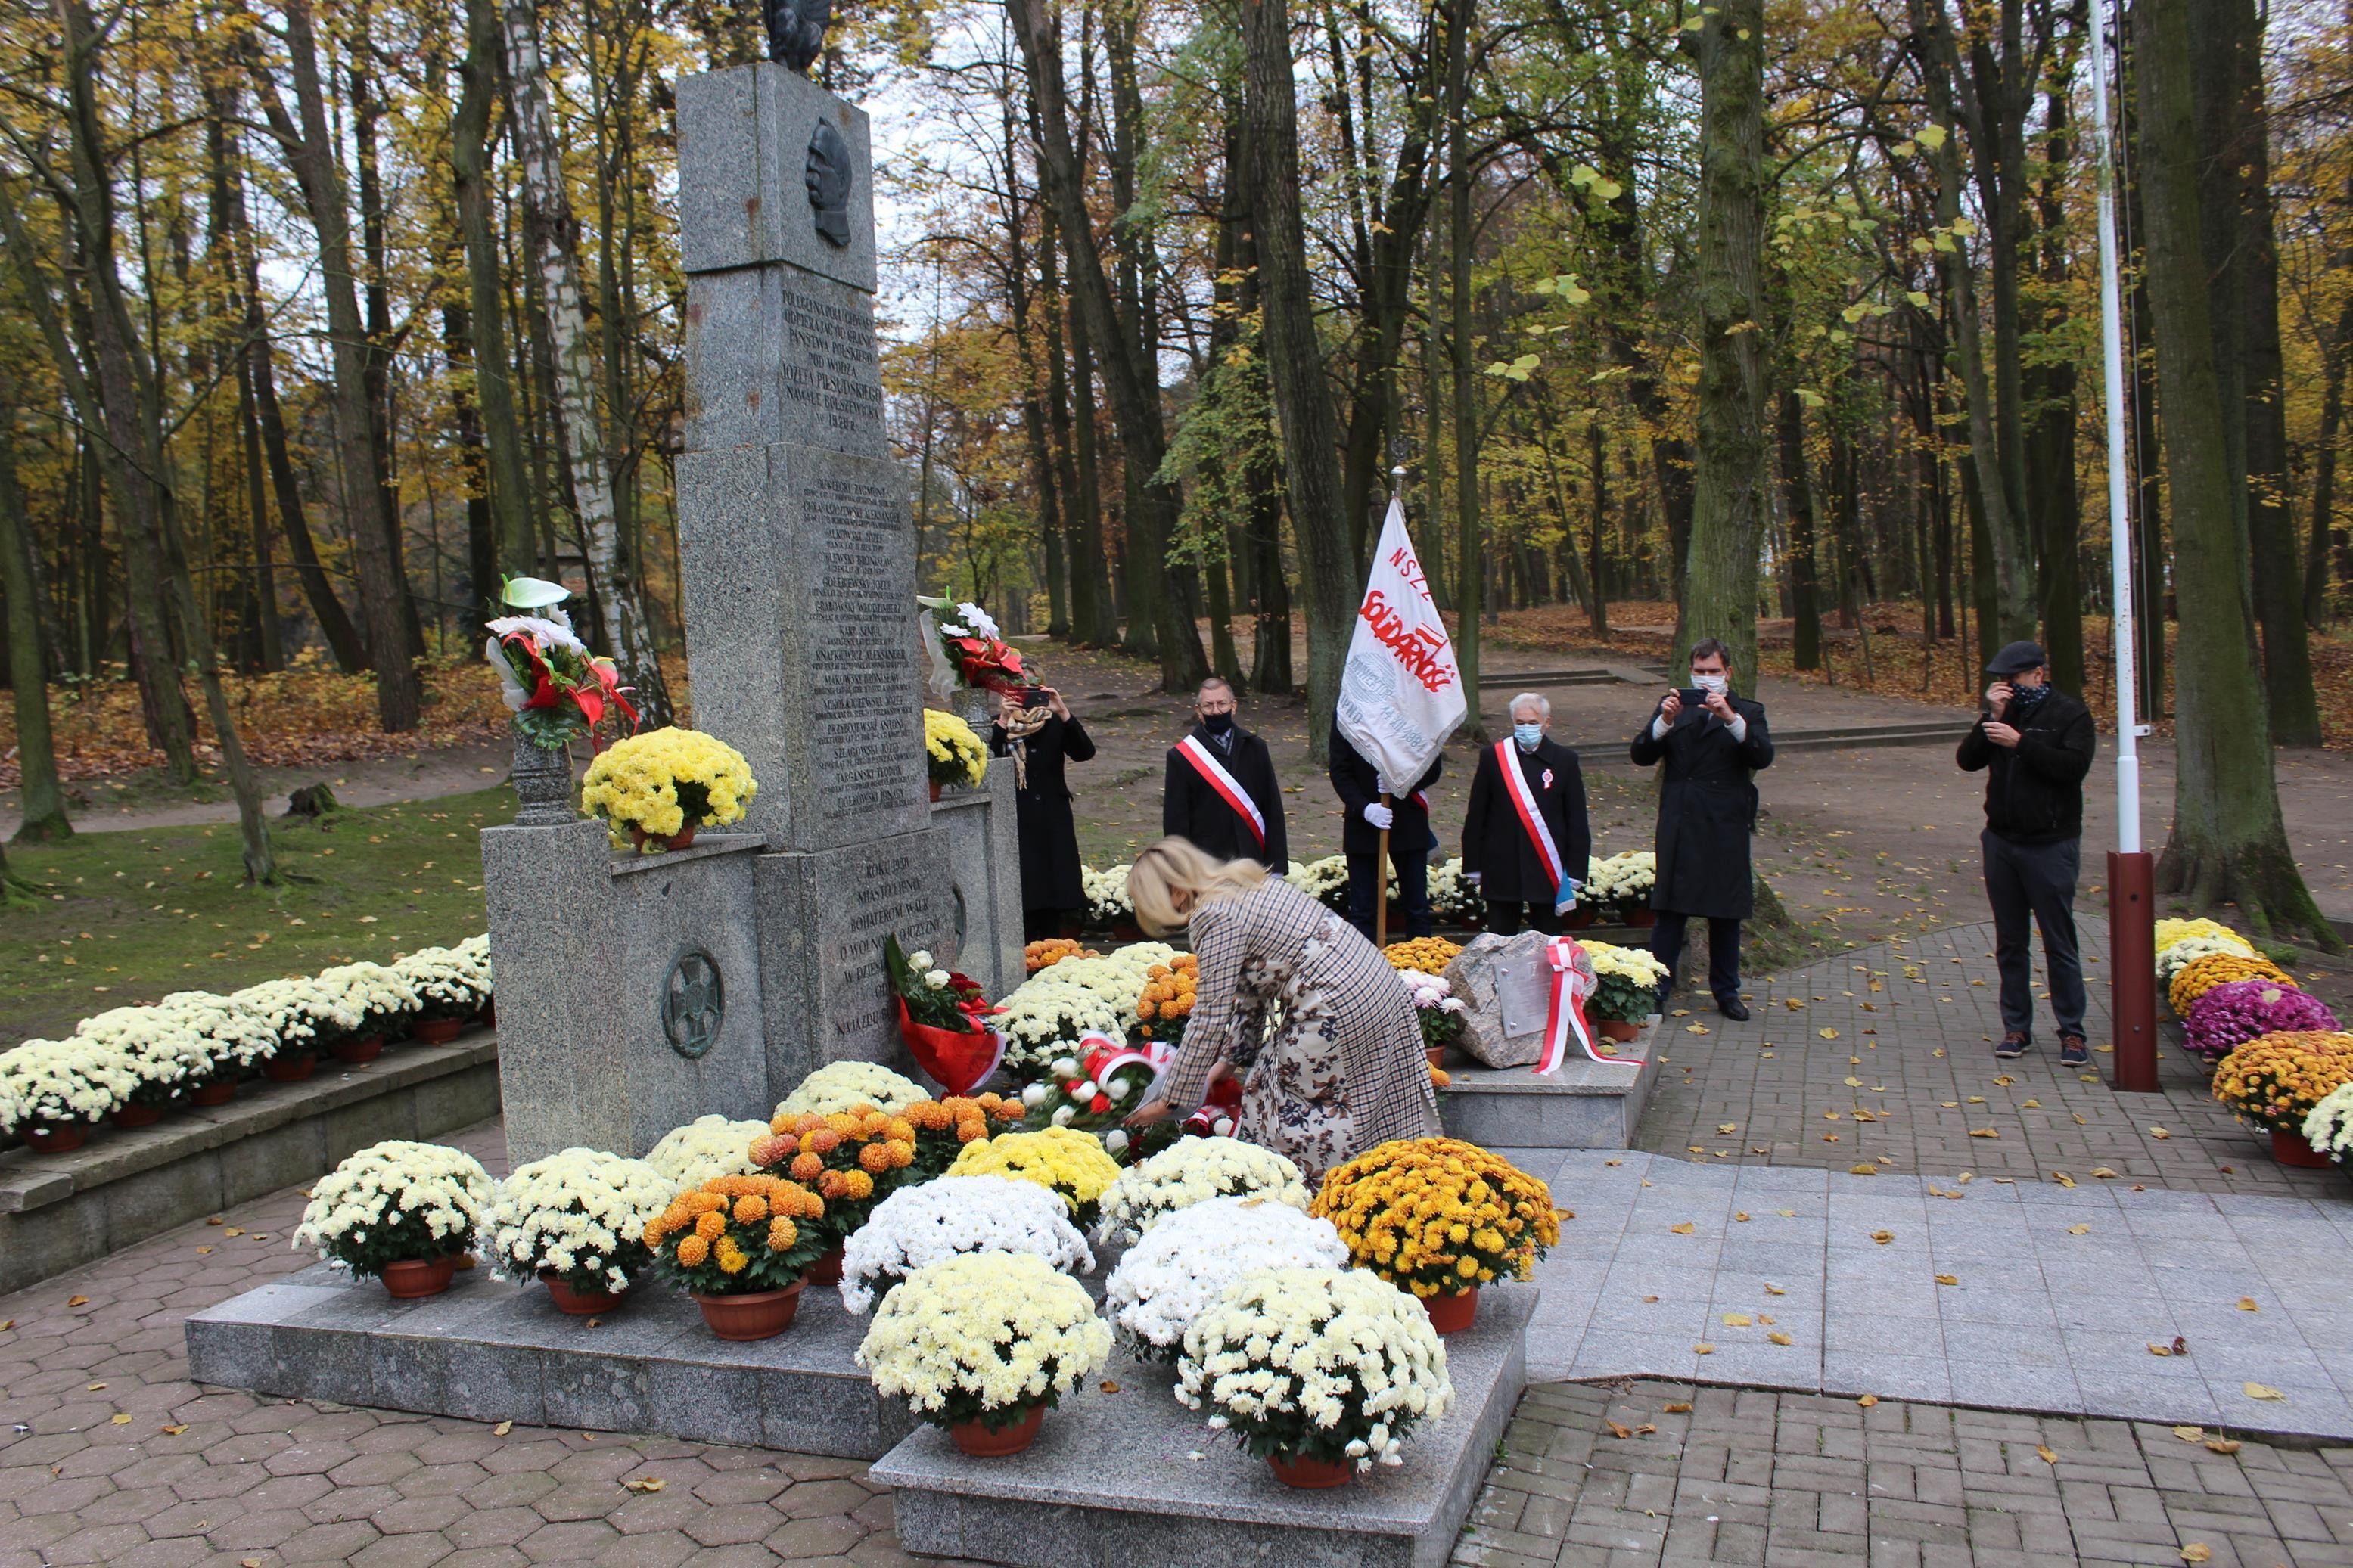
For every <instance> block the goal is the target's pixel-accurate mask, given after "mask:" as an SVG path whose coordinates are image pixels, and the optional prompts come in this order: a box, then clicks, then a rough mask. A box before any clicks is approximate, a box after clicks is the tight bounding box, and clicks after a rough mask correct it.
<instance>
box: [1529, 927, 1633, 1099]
mask: <svg viewBox="0 0 2353 1568" xmlns="http://www.w3.org/2000/svg"><path fill="white" fill-rule="evenodd" d="M1545 959H1546V962H1547V963H1550V964H1551V965H1552V972H1553V987H1552V1007H1551V1009H1550V1011H1549V1012H1548V1013H1547V1014H1546V1017H1545V1037H1544V1052H1543V1054H1542V1055H1541V1056H1539V1057H1537V1058H1536V1065H1535V1073H1536V1076H1537V1077H1539V1078H1541V1077H1543V1076H1544V1075H1546V1073H1550V1072H1553V1071H1555V1070H1556V1069H1557V1068H1559V1066H1560V1064H1561V1062H1562V1061H1563V1060H1564V1059H1565V1058H1567V1055H1568V1042H1569V1040H1570V1038H1571V1037H1575V1038H1576V1041H1577V1044H1578V1045H1579V1046H1581V1047H1584V1050H1585V1054H1586V1055H1587V1056H1588V1057H1590V1058H1592V1059H1593V1060H1595V1061H1597V1062H1618V1063H1622V1064H1623V1065H1625V1066H1627V1067H1636V1068H1638V1067H1641V1066H1642V1065H1643V1062H1644V1060H1645V1058H1641V1057H1605V1056H1603V1055H1602V1054H1601V1053H1600V1052H1599V1050H1596V1049H1595V1048H1594V1045H1593V1029H1592V1026H1590V1025H1588V1023H1587V1022H1586V1021H1585V1002H1586V998H1588V997H1589V996H1591V995H1592V994H1593V990H1594V986H1595V984H1597V982H1596V981H1595V978H1594V974H1593V955H1592V954H1591V953H1589V952H1586V951H1585V945H1584V944H1583V943H1582V942H1578V941H1577V940H1576V939H1575V938H1573V937H1566V936H1556V937H1554V938H1553V939H1552V940H1551V941H1550V942H1546V943H1545Z"/></svg>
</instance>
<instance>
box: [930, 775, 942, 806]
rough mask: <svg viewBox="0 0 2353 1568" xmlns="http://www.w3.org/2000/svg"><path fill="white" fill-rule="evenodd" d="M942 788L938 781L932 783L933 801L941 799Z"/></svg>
mask: <svg viewBox="0 0 2353 1568" xmlns="http://www.w3.org/2000/svg"><path fill="white" fill-rule="evenodd" d="M940 787H941V786H940V784H939V782H938V781H937V780H936V779H935V780H934V781H933V783H932V799H933V800H934V801H936V800H938V799H939V798H940Z"/></svg>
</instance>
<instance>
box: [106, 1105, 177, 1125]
mask: <svg viewBox="0 0 2353 1568" xmlns="http://www.w3.org/2000/svg"><path fill="white" fill-rule="evenodd" d="M107 1120H108V1121H111V1122H113V1123H114V1124H115V1125H116V1126H117V1127H153V1126H154V1125H155V1123H157V1122H158V1121H163V1120H164V1108H163V1107H162V1106H160V1105H141V1104H140V1103H139V1102H138V1101H136V1100H133V1101H132V1102H131V1103H130V1104H128V1105H118V1106H116V1107H115V1108H114V1110H113V1112H112V1113H111V1114H110V1115H109V1116H108V1117H107Z"/></svg>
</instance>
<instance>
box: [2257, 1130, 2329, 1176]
mask: <svg viewBox="0 0 2353 1568" xmlns="http://www.w3.org/2000/svg"><path fill="white" fill-rule="evenodd" d="M2272 1158H2273V1159H2274V1160H2277V1161H2278V1162H2279V1163H2281V1164H2283V1165H2294V1166H2295V1167H2296V1168H2297V1169H2298V1170H2303V1171H2325V1170H2327V1169H2328V1167H2329V1166H2331V1165H2333V1164H2335V1163H2337V1162H2336V1161H2334V1160H2332V1159H2330V1158H2329V1157H2328V1156H2327V1155H2326V1154H2324V1153H2322V1152H2320V1151H2319V1150H2317V1149H2316V1148H2314V1147H2313V1146H2312V1144H2311V1142H2309V1141H2308V1140H2306V1137H2305V1135H2304V1134H2303V1133H2301V1132H2297V1131H2291V1130H2290V1129H2288V1128H2285V1127H2274V1128H2273V1129H2272Z"/></svg>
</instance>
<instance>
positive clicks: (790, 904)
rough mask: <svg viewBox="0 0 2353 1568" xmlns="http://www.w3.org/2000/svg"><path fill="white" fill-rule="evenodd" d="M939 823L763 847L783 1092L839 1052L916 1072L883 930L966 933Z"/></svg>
mask: <svg viewBox="0 0 2353 1568" xmlns="http://www.w3.org/2000/svg"><path fill="white" fill-rule="evenodd" d="M947 863H948V836H947V834H946V833H945V832H944V830H942V829H938V828H925V829H923V831H920V832H916V833H904V834H899V835H896V836H894V837H889V838H881V839H874V840H871V841H868V842H866V843H862V844H856V845H851V846H849V847H842V848H838V849H827V850H818V851H815V852H810V853H802V854H784V855H763V856H761V857H760V858H759V862H758V867H757V880H758V889H759V927H760V949H761V960H760V989H761V995H762V997H763V999H764V1008H765V1031H764V1032H765V1036H766V1038H767V1051H768V1083H769V1088H770V1089H771V1090H772V1091H773V1093H774V1095H775V1097H776V1099H779V1100H781V1099H783V1098H784V1096H785V1095H786V1093H787V1092H788V1091H789V1090H790V1089H792V1087H793V1086H794V1085H795V1084H797V1083H798V1082H799V1081H800V1080H801V1079H802V1078H804V1077H806V1076H807V1074H808V1073H809V1072H810V1071H812V1070H813V1069H815V1068H818V1067H821V1066H823V1065H824V1064H825V1063H827V1062H830V1061H841V1060H845V1059H849V1058H856V1059H859V1060H862V1061H879V1062H883V1063H886V1064H888V1065H889V1066H891V1067H892V1068H896V1069H897V1070H899V1071H901V1072H903V1073H908V1074H910V1075H913V1074H914V1073H915V1071H916V1069H915V1068H914V1065H913V1059H912V1058H910V1057H909V1056H908V1054H907V1050H906V1047H904V1046H903V1045H902V1044H901V1043H900V1038H899V1013H898V1007H897V1005H896V1002H895V1000H894V999H893V998H892V994H891V988H890V984H889V982H888V980H887V979H886V978H885V976H884V974H883V972H882V939H883V938H884V937H886V936H890V935H892V934H896V935H897V936H898V938H899V939H900V941H901V942H904V943H905V944H906V945H907V947H908V949H909V950H910V951H911V952H912V951H913V950H914V949H916V948H919V947H920V948H931V949H933V950H934V951H944V950H945V949H946V947H947V946H948V944H949V942H952V941H953V939H954V936H955V899H954V894H953V892H952V891H951V886H950V882H949V879H948V876H947V874H946V868H947Z"/></svg>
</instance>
